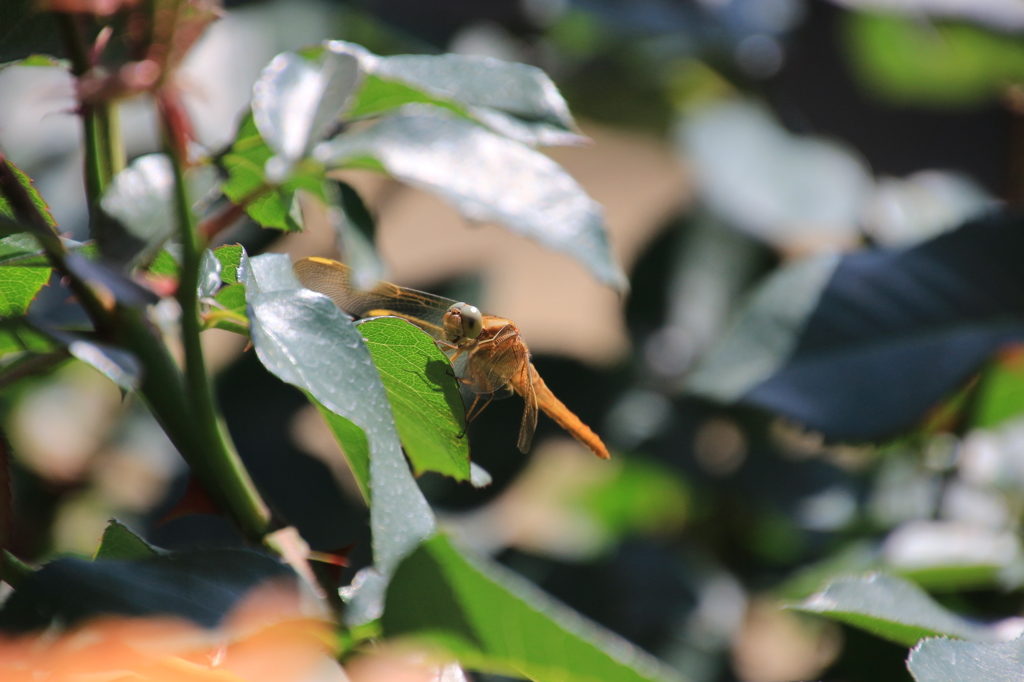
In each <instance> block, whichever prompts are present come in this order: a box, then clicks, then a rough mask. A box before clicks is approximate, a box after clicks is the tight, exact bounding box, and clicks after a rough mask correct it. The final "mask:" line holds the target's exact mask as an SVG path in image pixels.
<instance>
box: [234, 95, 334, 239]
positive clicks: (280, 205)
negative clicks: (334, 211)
mask: <svg viewBox="0 0 1024 682" xmlns="http://www.w3.org/2000/svg"><path fill="white" fill-rule="evenodd" d="M273 155H274V153H273V152H272V151H271V150H270V148H269V147H267V145H266V143H265V142H264V141H263V138H262V137H260V133H259V131H258V130H257V129H256V124H255V122H254V121H253V118H252V115H251V114H249V115H248V116H246V117H245V119H243V121H242V124H241V126H239V129H238V134H237V135H236V137H235V141H234V143H232V145H231V149H230V150H228V152H227V153H226V154H225V155H224V156H223V158H221V160H220V163H221V165H222V166H223V168H224V170H225V171H226V172H227V175H228V180H227V181H226V182H225V183H224V185H223V187H222V188H221V189H222V191H223V192H224V194H225V196H227V198H228V199H230V200H231V201H233V202H235V203H242V202H243V201H244V202H246V205H245V212H246V213H247V214H249V217H250V218H252V219H253V220H255V221H256V222H257V223H259V224H260V225H262V226H263V227H273V228H276V229H278V230H285V231H287V232H296V231H298V230H301V229H302V216H301V211H300V210H299V207H298V203H297V202H296V199H295V192H296V191H297V190H300V189H301V190H303V191H306V192H309V193H310V194H312V195H313V196H315V197H317V198H320V199H323V169H322V168H320V167H319V166H318V165H317V164H310V163H308V162H302V163H300V164H299V165H298V166H297V167H296V168H294V169H292V173H291V175H289V177H288V179H287V180H286V181H285V182H284V183H282V184H280V185H277V186H271V185H270V183H268V181H267V180H266V178H265V176H264V167H265V166H266V163H267V160H268V159H270V157H272V156H273Z"/></svg>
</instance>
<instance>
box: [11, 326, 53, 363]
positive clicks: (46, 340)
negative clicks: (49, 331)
mask: <svg viewBox="0 0 1024 682" xmlns="http://www.w3.org/2000/svg"><path fill="white" fill-rule="evenodd" d="M57 347H58V346H57V345H56V344H55V343H54V342H53V339H51V338H50V337H48V336H46V335H45V334H42V333H40V332H38V331H36V330H35V329H34V328H33V327H31V326H30V325H28V324H27V323H26V322H25V320H24V318H17V317H15V318H8V319H4V320H2V321H0V357H3V356H4V355H7V354H9V353H22V352H25V351H29V352H33V353H48V352H50V351H53V350H55V349H56V348H57Z"/></svg>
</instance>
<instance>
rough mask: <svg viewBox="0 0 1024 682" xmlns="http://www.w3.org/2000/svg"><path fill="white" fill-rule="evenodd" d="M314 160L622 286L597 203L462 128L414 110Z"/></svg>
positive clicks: (570, 183) (518, 152)
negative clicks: (404, 187) (378, 175)
mask: <svg viewBox="0 0 1024 682" xmlns="http://www.w3.org/2000/svg"><path fill="white" fill-rule="evenodd" d="M316 154H317V156H318V158H320V159H322V160H323V161H324V163H325V164H327V165H328V166H329V167H332V168H345V167H372V166H373V165H374V164H378V165H380V166H382V167H383V168H385V169H386V170H387V172H388V173H389V174H390V175H391V176H393V177H394V178H396V179H398V180H401V181H403V182H405V183H408V184H410V185H412V186H414V187H418V188H420V189H423V190H426V191H428V192H431V193H433V194H436V195H437V196H439V197H440V198H442V199H444V200H445V201H447V202H448V203H450V204H451V205H452V206H454V207H455V208H456V209H458V210H459V211H460V212H461V213H462V214H463V215H465V216H466V217H467V218H470V219H471V220H477V221H481V222H487V221H494V222H497V223H499V224H501V225H503V226H505V227H506V228H508V229H509V230H511V231H512V232H514V233H516V234H519V235H522V236H525V237H529V238H531V239H533V240H535V241H537V242H539V243H540V244H542V245H544V246H546V247H548V248H551V249H554V250H557V251H561V252H564V253H567V254H569V255H570V256H572V257H574V258H576V259H577V260H578V261H580V262H581V263H583V265H585V266H586V267H587V268H588V269H589V270H590V271H591V273H592V274H593V275H594V276H595V277H596V278H597V279H599V280H600V281H602V282H604V283H606V284H609V285H611V286H613V287H615V288H616V289H618V290H625V289H626V287H627V286H628V282H627V280H626V276H625V274H624V273H623V272H622V269H621V267H620V266H619V265H618V263H616V262H615V260H614V258H613V256H612V253H611V249H610V247H609V245H608V236H607V234H606V232H605V223H604V212H603V210H602V208H601V207H600V206H599V205H598V204H597V202H595V201H594V200H593V199H591V198H590V197H589V196H587V194H586V192H584V191H583V188H582V187H580V186H579V184H578V183H577V182H576V181H575V180H573V178H572V177H571V176H570V175H569V174H568V173H566V172H565V170H564V169H562V167H561V166H559V165H558V164H556V163H555V162H554V161H552V160H551V159H549V158H548V157H546V156H544V155H543V154H541V153H540V152H537V151H535V150H533V149H530V148H529V147H526V146H524V145H522V144H519V143H518V142H514V141H512V140H509V139H508V138H505V137H501V136H499V135H496V134H494V133H492V132H489V131H488V130H486V129H484V128H482V127H480V126H478V125H474V124H473V123H471V122H469V121H466V120H464V119H459V118H456V117H454V116H452V115H451V114H449V113H447V112H444V111H443V110H439V109H427V108H424V109H419V110H417V111H416V112H409V113H406V114H401V115H395V116H391V117H389V118H386V119H383V120H381V121H380V122H378V123H377V124H376V125H374V126H373V127H371V128H369V129H367V130H363V131H358V132H353V133H349V134H346V135H341V136H339V137H336V138H334V139H333V140H331V141H330V142H325V143H323V144H322V145H320V146H319V147H318V148H317V152H316Z"/></svg>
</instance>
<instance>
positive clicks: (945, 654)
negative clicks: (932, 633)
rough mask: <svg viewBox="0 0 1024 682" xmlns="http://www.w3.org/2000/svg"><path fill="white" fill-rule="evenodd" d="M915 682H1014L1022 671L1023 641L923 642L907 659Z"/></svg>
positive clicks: (939, 639)
mask: <svg viewBox="0 0 1024 682" xmlns="http://www.w3.org/2000/svg"><path fill="white" fill-rule="evenodd" d="M907 667H908V668H910V674H911V675H913V676H914V679H915V680H916V681H917V682H966V681H967V680H978V682H981V681H982V680H984V682H1018V681H1019V680H1020V678H1021V671H1022V670H1024V639H1017V640H1015V641H1012V642H1006V643H1003V644H982V643H978V642H958V641H955V640H950V639H946V638H937V639H926V640H925V641H923V642H921V643H920V644H918V645H917V646H916V647H915V648H914V649H913V650H912V651H911V652H910V658H909V659H908V660H907Z"/></svg>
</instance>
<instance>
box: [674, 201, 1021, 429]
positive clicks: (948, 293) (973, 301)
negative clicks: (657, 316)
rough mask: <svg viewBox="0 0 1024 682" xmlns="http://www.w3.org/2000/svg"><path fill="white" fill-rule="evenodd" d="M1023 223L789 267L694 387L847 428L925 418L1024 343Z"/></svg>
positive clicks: (1010, 219) (996, 222)
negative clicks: (993, 359) (999, 355)
mask: <svg viewBox="0 0 1024 682" xmlns="http://www.w3.org/2000/svg"><path fill="white" fill-rule="evenodd" d="M1022 227H1024V220H1022V219H1021V217H1020V216H1019V215H1016V214H1014V213H1009V212H1008V213H1001V214H992V215H990V216H988V217H986V218H983V219H980V220H976V221H972V222H969V223H966V224H964V225H962V226H960V227H959V228H957V229H955V230H952V231H950V232H946V233H945V234H942V235H939V236H937V237H935V238H933V239H931V240H929V241H926V242H923V243H920V244H917V245H915V246H913V247H910V248H888V249H868V250H862V251H857V252H853V253H849V254H845V255H843V256H841V257H840V256H832V255H827V256H821V257H816V258H814V259H809V260H807V261H804V262H801V263H797V264H795V265H792V266H788V267H785V268H783V269H781V270H779V271H777V272H775V273H774V274H773V275H772V276H771V277H770V278H769V279H768V280H767V281H766V282H765V283H764V284H763V285H762V286H761V287H760V288H759V289H758V290H757V291H755V293H754V295H753V297H752V299H751V300H750V302H749V304H748V305H747V306H745V308H744V309H743V310H741V311H740V316H739V319H738V320H737V323H736V325H735V326H734V327H733V329H731V330H730V331H729V332H728V333H727V334H726V335H725V337H724V338H723V339H722V340H721V341H720V342H719V344H718V345H717V346H716V347H714V348H712V350H711V353H710V354H709V355H708V356H707V357H706V358H705V359H704V361H703V363H702V365H701V366H699V367H698V368H697V369H696V370H695V371H694V372H693V373H692V374H691V375H690V377H689V379H688V384H687V388H689V389H690V390H692V391H693V392H695V393H700V394H702V395H704V396H707V397H710V398H713V399H716V400H720V401H723V402H741V403H744V404H747V405H752V406H756V407H761V408H764V409H768V410H772V411H776V412H780V413H782V414H784V415H786V416H787V417H789V418H790V419H791V420H793V421H795V422H797V423H799V424H802V425H804V426H806V427H807V428H809V429H812V430H815V431H820V432H822V433H824V434H825V435H826V436H828V437H830V438H834V439H841V440H880V439H884V438H888V437H891V436H892V435H894V434H896V433H899V432H900V431H903V430H906V429H909V428H912V427H913V426H915V425H916V424H918V423H920V422H921V420H922V419H923V418H924V416H925V415H926V413H927V412H928V411H929V410H931V409H932V408H933V407H935V406H936V405H938V404H939V403H940V402H941V401H943V400H944V399H945V398H947V397H948V396H949V395H950V394H951V393H952V392H953V391H954V390H956V389H957V388H958V387H960V386H962V385H964V383H966V381H967V379H968V378H969V377H970V376H971V375H972V374H973V373H974V372H976V371H977V370H978V369H980V368H981V366H982V365H983V364H984V362H985V361H986V360H988V358H989V357H990V356H991V355H992V354H993V353H994V352H996V351H997V350H998V349H999V348H1001V347H1004V346H1005V345H1006V344H1008V343H1011V342H1019V341H1021V340H1024V269H1022V268H1021V267H1020V264H1019V262H1018V259H1017V257H1016V254H1018V253H1020V252H1022V251H1024V229H1022ZM980 263H984V267H980V266H979V264H980Z"/></svg>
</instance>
